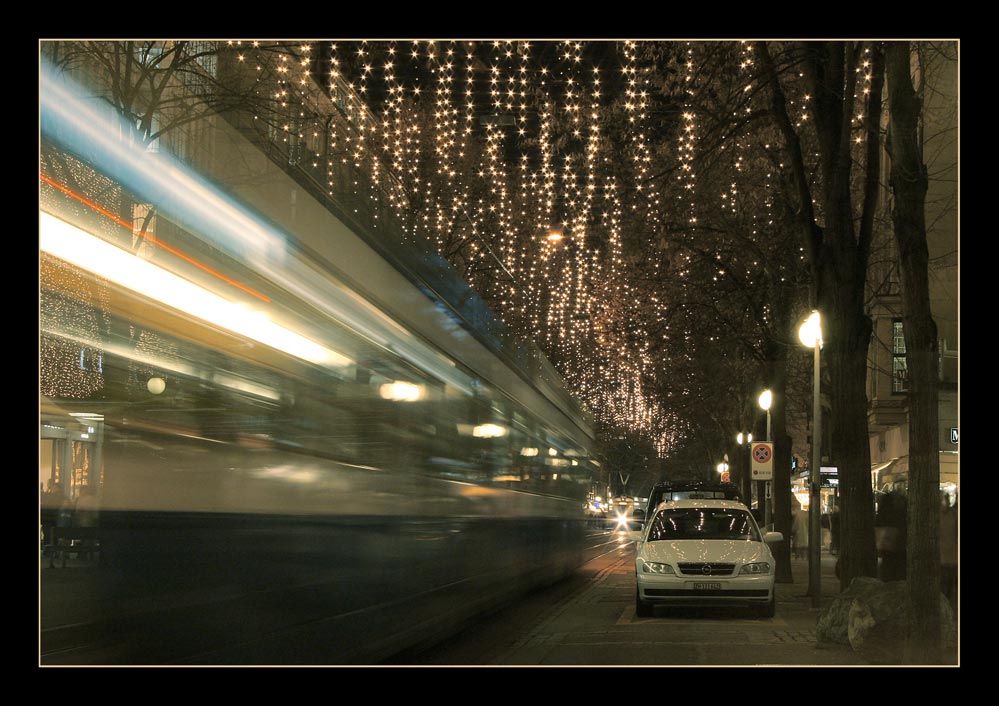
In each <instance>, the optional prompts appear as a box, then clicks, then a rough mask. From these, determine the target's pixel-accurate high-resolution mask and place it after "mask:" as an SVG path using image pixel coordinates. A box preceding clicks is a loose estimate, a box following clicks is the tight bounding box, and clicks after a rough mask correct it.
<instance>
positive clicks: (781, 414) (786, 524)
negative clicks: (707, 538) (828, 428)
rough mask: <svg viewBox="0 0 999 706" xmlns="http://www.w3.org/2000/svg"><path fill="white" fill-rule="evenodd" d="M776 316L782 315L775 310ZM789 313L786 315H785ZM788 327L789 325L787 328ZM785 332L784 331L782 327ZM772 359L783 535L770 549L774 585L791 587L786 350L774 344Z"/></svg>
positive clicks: (777, 525)
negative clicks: (772, 555)
mask: <svg viewBox="0 0 999 706" xmlns="http://www.w3.org/2000/svg"><path fill="white" fill-rule="evenodd" d="M777 313H778V315H779V314H782V313H784V312H783V309H781V310H778V312H777ZM788 313H789V312H788ZM788 325H789V324H788ZM785 328H786V327H785ZM774 344H775V345H774V346H773V348H772V353H773V355H774V356H775V357H774V359H773V360H771V361H770V363H769V365H768V367H769V371H768V378H769V380H770V389H771V390H773V393H774V397H773V406H772V407H771V409H770V424H771V433H772V437H771V440H772V441H773V444H774V474H773V480H772V481H771V483H770V485H771V488H772V495H773V497H772V502H773V523H774V530H775V531H777V532H780V533H781V534H783V535H784V541H783V542H781V543H780V544H776V545H774V546H773V547H772V551H773V553H774V559H775V560H776V561H777V569H776V571H777V575H776V579H777V582H778V583H792V582H793V579H792V577H791V503H792V502H794V503H797V500H794V498H793V497H792V496H791V437H789V436H788V435H787V346H785V345H781V344H779V343H776V342H774Z"/></svg>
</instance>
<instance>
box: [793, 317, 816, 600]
mask: <svg viewBox="0 0 999 706" xmlns="http://www.w3.org/2000/svg"><path fill="white" fill-rule="evenodd" d="M798 339H799V340H800V341H801V342H802V344H804V345H805V346H807V347H809V348H812V349H813V350H814V351H815V358H814V366H815V369H814V371H813V372H812V468H811V472H810V473H809V485H810V488H809V494H808V584H809V585H808V593H809V595H811V597H812V607H813V608H818V607H819V605H820V603H821V598H822V584H821V581H822V572H821V568H820V565H819V560H820V557H821V553H820V551H819V550H820V547H819V544H820V543H821V541H822V539H821V537H822V527H821V525H820V519H821V516H820V514H819V513H820V512H821V508H820V507H819V503H821V502H822V501H821V500H820V498H819V487H820V486H821V483H822V471H821V467H820V464H821V463H822V456H821V454H822V400H821V397H820V394H819V389H820V388H819V384H820V380H821V378H820V374H819V371H820V362H821V361H820V355H819V351H820V350H821V349H822V320H821V318H820V317H819V312H818V311H817V310H816V311H813V312H812V313H811V315H810V316H809V317H808V318H807V319H805V321H804V322H803V323H802V324H801V326H799V327H798Z"/></svg>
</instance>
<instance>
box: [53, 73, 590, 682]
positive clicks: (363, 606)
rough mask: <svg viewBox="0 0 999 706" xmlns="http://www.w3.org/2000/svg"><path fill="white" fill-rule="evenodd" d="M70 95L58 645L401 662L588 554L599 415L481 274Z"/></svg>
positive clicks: (59, 327) (265, 154) (59, 269)
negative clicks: (145, 137)
mask: <svg viewBox="0 0 999 706" xmlns="http://www.w3.org/2000/svg"><path fill="white" fill-rule="evenodd" d="M40 97H41V105H40V108H41V143H40V148H41V149H40V182H39V184H40V185H39V201H40V214H39V244H40V254H39V278H40V279H39V334H40V336H39V383H40V403H39V407H40V445H39V449H40V451H39V494H40V526H41V531H42V540H41V549H42V552H41V555H40V572H39V575H40V580H39V589H40V603H39V604H40V611H39V628H40V640H39V649H40V657H39V660H40V664H42V665H59V664H133V665H134V664H152V665H162V664H212V665H218V664H370V663H376V662H378V661H379V660H383V659H385V658H387V657H388V656H389V655H392V654H394V653H396V652H398V651H399V650H401V649H404V648H409V647H412V646H414V645H418V644H420V643H421V642H424V641H428V640H432V639H434V638H436V637H440V636H444V635H446V634H448V632H450V631H452V630H454V629H455V628H456V627H457V626H460V625H461V624H462V623H463V622H464V621H465V620H467V619H468V618H469V617H471V616H473V615H475V614H476V613H478V612H480V611H482V610H484V609H487V608H490V607H493V606H495V605H496V604H498V603H499V602H501V601H506V600H509V599H511V598H513V597H515V596H516V595H518V594H520V593H522V592H524V591H525V590H527V589H529V588H531V587H534V586H537V585H539V584H542V583H546V582H551V581H554V580H557V579H558V578H560V577H562V576H564V575H565V574H566V573H567V572H570V571H571V570H572V569H573V568H575V567H576V566H578V564H579V562H580V560H581V556H582V548H583V539H584V518H583V516H582V515H581V513H580V511H579V507H580V501H581V500H582V498H584V497H585V494H586V491H587V490H588V489H589V487H590V486H591V484H592V482H593V475H594V473H595V470H596V468H595V465H594V462H593V460H592V458H591V446H592V428H591V424H590V421H589V418H588V416H587V415H586V414H585V413H584V412H583V411H582V410H581V409H580V408H579V407H578V406H577V405H576V404H575V403H574V402H573V401H572V399H571V398H570V396H569V395H568V394H567V393H566V391H565V390H564V388H563V387H562V385H561V382H560V380H559V378H558V376H557V375H555V374H554V371H553V370H552V369H551V367H550V365H549V364H548V363H547V361H545V360H544V358H543V356H541V355H540V354H539V353H538V352H537V351H535V350H533V349H530V348H529V347H522V346H519V344H516V345H515V344H514V343H513V342H512V339H510V338H503V337H502V336H498V335H497V334H496V331H497V330H500V329H499V328H498V324H497V323H496V321H495V319H492V318H490V319H489V322H490V324H489V326H483V325H481V321H473V320H472V319H473V318H474V317H472V316H469V315H467V311H468V309H467V307H468V306H469V302H473V303H474V302H476V301H478V300H476V299H475V297H474V295H472V293H471V292H470V290H468V289H467V287H463V285H461V283H460V281H459V280H458V279H457V277H456V276H455V275H453V274H451V273H450V272H449V271H448V270H447V269H446V268H445V267H443V266H441V265H440V263H439V262H437V261H436V260H435V259H434V258H432V257H430V256H428V255H426V254H423V255H421V256H420V257H416V258H414V257H412V256H411V255H409V254H405V252H404V251H403V250H402V249H401V246H400V249H398V250H392V249H389V248H386V247H382V246H380V245H379V244H378V242H375V241H374V240H373V239H372V236H371V234H370V233H367V232H362V231H363V229H361V228H359V227H358V226H357V225H356V223H351V222H349V218H348V217H347V216H345V215H344V213H335V212H334V211H335V209H333V210H331V206H330V204H329V203H327V202H326V201H325V200H324V199H323V198H322V194H321V191H320V190H318V189H317V188H316V187H315V184H314V183H310V182H309V180H308V175H307V174H305V173H304V172H303V171H301V170H299V171H295V170H293V169H289V166H288V161H287V159H284V160H282V156H281V154H280V152H279V151H275V152H273V153H272V152H269V151H268V149H264V148H262V147H261V143H260V142H259V140H257V139H256V138H254V137H253V136H252V135H250V134H249V133H248V132H247V130H245V129H244V128H243V126H240V125H236V124H234V123H233V122H232V121H231V120H228V119H225V118H223V117H220V116H217V115H216V116H205V117H204V118H201V119H199V120H198V121H192V122H191V123H190V124H189V125H186V126H185V128H184V129H185V132H184V133H183V135H184V136H186V137H185V139H186V140H187V143H188V144H190V143H191V142H192V141H193V140H194V138H192V137H191V136H192V135H196V137H197V140H196V141H197V143H198V144H199V145H202V146H203V145H206V144H207V145H210V149H205V150H204V153H203V154H202V155H201V156H200V157H199V158H198V159H188V160H179V159H177V158H175V156H174V154H173V153H172V150H171V148H170V146H169V145H168V144H167V142H168V141H167V140H166V139H165V138H164V139H163V140H162V143H163V144H159V145H157V148H156V149H150V146H149V145H148V144H141V143H139V142H138V141H135V140H130V139H129V132H128V129H127V128H122V126H121V125H120V124H119V123H117V121H116V118H115V117H114V115H113V114H114V111H109V110H108V108H107V106H106V104H104V103H103V102H102V101H101V100H100V98H98V97H95V96H94V95H90V94H89V93H88V91H87V90H85V89H83V88H80V87H79V86H76V85H72V84H68V83H63V82H62V81H61V80H59V79H57V78H55V77H53V76H51V75H49V74H48V73H46V72H44V71H43V74H42V82H41V93H40ZM178 141H180V140H179V138H178ZM195 167H196V168H195ZM379 242H382V243H384V241H379ZM400 253H402V254H400ZM407 258H408V259H407ZM421 258H422V259H421ZM428 272H432V273H436V274H434V275H433V276H431V275H428V274H427V273H428ZM435 277H436V279H435ZM449 292H459V293H461V296H462V297H463V299H462V301H461V302H459V301H458V298H457V297H454V296H450V294H449ZM477 306H480V307H481V302H479V304H477ZM463 307H465V308H463ZM484 311H485V310H484V308H481V309H480V310H479V313H480V314H481V316H483V317H484V316H485V314H483V313H482V312H484ZM483 320H484V319H483ZM490 326H491V327H493V328H492V329H490V330H487V329H489V327H490ZM82 526H86V527H88V528H90V529H88V530H87V532H86V533H85V532H77V534H74V528H75V527H82ZM77 535H79V536H77ZM80 537H89V538H90V539H80ZM84 549H86V551H84ZM54 557H58V559H60V560H58V561H54V560H53V558H54ZM67 558H68V560H67Z"/></svg>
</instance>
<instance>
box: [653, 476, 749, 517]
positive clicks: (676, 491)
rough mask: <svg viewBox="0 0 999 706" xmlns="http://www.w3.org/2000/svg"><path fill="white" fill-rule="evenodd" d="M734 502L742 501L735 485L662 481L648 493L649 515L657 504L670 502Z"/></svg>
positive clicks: (691, 481)
mask: <svg viewBox="0 0 999 706" xmlns="http://www.w3.org/2000/svg"><path fill="white" fill-rule="evenodd" d="M703 499H715V500H736V501H739V502H741V501H742V493H741V492H740V490H739V486H737V485H736V484H735V483H721V482H718V483H707V482H705V481H696V480H681V481H674V480H671V481H662V482H660V483H656V484H655V485H654V486H652V490H651V491H649V505H648V508H649V514H651V513H652V511H653V510H655V509H656V508H657V507H658V506H659V503H663V502H669V501H670V500H703Z"/></svg>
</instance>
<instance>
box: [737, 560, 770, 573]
mask: <svg viewBox="0 0 999 706" xmlns="http://www.w3.org/2000/svg"><path fill="white" fill-rule="evenodd" d="M739 573H740V574H757V575H759V574H769V573H770V563H769V562H766V561H757V562H753V563H752V564H743V565H742V570H741V571H740V572H739Z"/></svg>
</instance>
